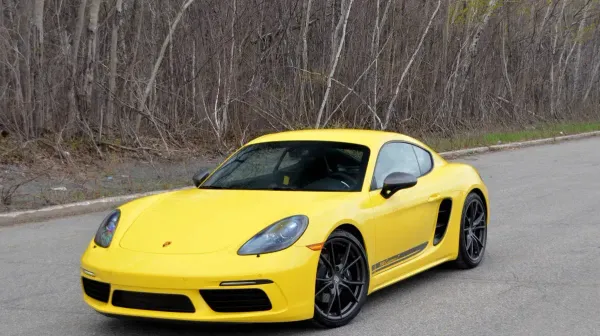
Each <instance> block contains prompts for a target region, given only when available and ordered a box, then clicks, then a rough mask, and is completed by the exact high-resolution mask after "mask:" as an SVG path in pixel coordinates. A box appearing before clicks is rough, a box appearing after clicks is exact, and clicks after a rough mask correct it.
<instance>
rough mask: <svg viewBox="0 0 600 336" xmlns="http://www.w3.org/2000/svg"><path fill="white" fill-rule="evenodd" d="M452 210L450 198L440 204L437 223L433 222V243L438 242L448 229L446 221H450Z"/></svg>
mask: <svg viewBox="0 0 600 336" xmlns="http://www.w3.org/2000/svg"><path fill="white" fill-rule="evenodd" d="M451 211H452V200H451V199H449V198H447V199H444V200H443V201H442V203H441V204H440V210H439V211H438V217H437V223H436V224H435V233H434V235H433V245H434V246H435V245H437V244H439V243H440V242H441V241H442V239H443V238H444V236H445V235H446V230H447V229H448V223H449V222H450V212H451Z"/></svg>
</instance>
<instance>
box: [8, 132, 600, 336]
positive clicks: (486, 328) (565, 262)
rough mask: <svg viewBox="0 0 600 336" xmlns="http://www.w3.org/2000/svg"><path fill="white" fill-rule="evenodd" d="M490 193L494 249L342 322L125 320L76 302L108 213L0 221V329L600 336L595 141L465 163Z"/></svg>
mask: <svg viewBox="0 0 600 336" xmlns="http://www.w3.org/2000/svg"><path fill="white" fill-rule="evenodd" d="M461 161H466V162H470V163H472V164H474V165H475V166H476V167H477V168H479V169H480V171H481V173H482V176H483V178H484V179H485V181H486V182H487V184H488V186H489V188H490V193H491V197H492V201H491V202H492V213H491V223H490V228H489V238H488V244H489V245H488V247H487V256H486V259H485V260H484V262H483V264H481V266H480V267H479V268H477V269H474V270H470V271H455V270H452V269H448V268H447V267H440V268H436V269H434V270H431V271H428V272H425V273H422V274H420V275H418V276H416V277H414V278H412V279H409V280H406V281H404V282H402V283H399V284H397V285H395V286H393V287H390V288H387V289H385V290H382V291H380V292H377V293H375V294H373V296H371V297H370V298H369V300H368V302H367V304H366V306H365V307H364V309H363V311H362V312H361V314H360V315H359V316H358V317H357V318H356V319H355V320H354V322H353V323H352V324H350V325H348V326H346V327H344V328H340V329H335V330H326V331H319V330H316V329H313V328H312V327H310V326H307V325H306V324H304V323H294V324H277V325H236V326H232V325H192V326H189V325H185V326H179V325H171V324H163V323H154V322H153V323H148V322H137V321H136V322H129V321H128V322H123V321H119V320H114V319H110V318H107V317H104V316H102V315H99V314H97V313H95V312H94V311H92V310H91V309H90V308H88V307H87V306H86V305H85V304H84V303H83V302H82V300H81V290H80V288H79V282H78V267H79V257H80V255H81V253H82V252H83V249H84V248H85V246H86V244H87V242H88V241H89V239H90V238H91V237H92V235H93V234H94V232H95V230H96V228H97V226H98V224H99V222H100V220H101V219H102V218H103V216H104V213H100V214H90V215H86V216H80V217H72V218H67V219H59V220H51V221H48V222H44V223H36V224H25V225H18V226H13V227H6V228H1V229H0V335H2V336H9V335H26V336H37V335H48V336H51V335H60V336H65V335H78V336H80V335H117V334H118V335H147V334H151V335H159V336H162V335H267V336H268V335H301V334H302V335H316V334H320V335H345V336H351V335H394V336H397V335H544V336H548V335H579V336H584V335H600V240H599V237H600V215H599V214H600V211H599V208H600V139H599V138H594V139H588V140H579V141H575V142H567V143H562V144H558V145H548V146H543V147H532V148H527V149H521V150H515V151H507V152H498V153H492V154H485V155H481V156H477V157H472V158H470V159H463V160H461Z"/></svg>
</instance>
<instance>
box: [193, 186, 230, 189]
mask: <svg viewBox="0 0 600 336" xmlns="http://www.w3.org/2000/svg"><path fill="white" fill-rule="evenodd" d="M198 189H228V188H226V187H220V186H200V187H199V188H198Z"/></svg>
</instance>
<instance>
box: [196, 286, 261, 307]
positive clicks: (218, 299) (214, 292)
mask: <svg viewBox="0 0 600 336" xmlns="http://www.w3.org/2000/svg"><path fill="white" fill-rule="evenodd" d="M200 295H202V298H203V299H204V301H206V304H207V305H208V306H209V307H210V309H212V310H214V311H216V312H219V313H244V312H255V311H266V310H271V308H272V306H271V301H270V300H269V297H268V296H267V294H266V293H265V292H264V291H262V290H260V289H258V288H247V289H201V290H200Z"/></svg>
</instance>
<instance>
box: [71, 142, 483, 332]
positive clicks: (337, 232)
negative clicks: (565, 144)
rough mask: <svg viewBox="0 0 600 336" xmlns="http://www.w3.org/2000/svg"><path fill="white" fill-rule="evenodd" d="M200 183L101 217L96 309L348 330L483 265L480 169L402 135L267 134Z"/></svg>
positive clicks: (88, 288) (92, 250)
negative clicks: (430, 274)
mask: <svg viewBox="0 0 600 336" xmlns="http://www.w3.org/2000/svg"><path fill="white" fill-rule="evenodd" d="M193 180H194V184H195V186H196V187H195V188H190V189H185V190H180V191H174V192H167V193H162V194H158V195H154V196H149V197H145V198H141V199H137V200H135V201H132V202H130V203H127V204H125V205H123V206H120V207H119V208H118V209H115V210H114V211H112V212H111V213H110V214H109V215H108V216H107V217H106V218H105V219H104V221H103V222H102V223H101V225H100V227H99V229H98V231H97V233H96V236H95V237H94V238H93V239H92V240H91V242H90V243H89V246H88V247H87V249H86V251H85V253H84V254H83V256H82V258H81V284H82V288H83V293H84V300H85V302H86V303H87V304H88V305H90V306H91V307H92V308H93V309H95V310H96V311H98V312H100V313H102V314H105V315H108V316H115V317H122V316H129V317H137V318H156V319H167V320H186V321H206V322H283V321H299V320H313V321H314V322H316V323H317V324H318V325H320V326H323V327H329V328H331V327H339V326H342V325H345V324H347V323H348V322H350V321H351V320H352V319H353V318H354V317H355V316H356V315H357V314H358V313H359V311H360V309H361V307H362V306H363V304H364V303H365V300H366V299H367V296H368V295H369V294H371V293H373V292H375V291H377V290H379V289H382V288H384V287H386V286H389V285H392V284H394V283H395V282H398V281H400V280H402V279H405V278H407V277H410V276H413V275H415V274H417V273H419V272H422V271H425V270H427V269H429V268H431V267H434V266H436V265H439V264H441V263H444V262H450V261H451V262H453V263H454V264H455V265H456V266H457V267H458V268H462V269H465V268H473V267H476V266H477V265H478V264H479V263H480V262H481V260H482V258H483V255H484V250H485V247H486V241H487V224H488V218H489V208H490V206H489V198H488V191H487V188H486V186H485V184H484V182H483V181H482V179H481V177H480V175H479V174H478V172H477V171H476V170H475V169H474V168H473V167H471V166H469V165H466V164H462V163H451V162H447V161H446V160H444V159H443V158H442V157H441V156H439V155H438V154H437V153H435V152H434V151H433V150H432V149H431V148H429V147H428V146H427V145H425V144H423V143H422V142H420V141H418V140H416V139H414V138H411V137H408V136H405V135H402V134H398V133H392V132H382V131H368V130H304V131H289V132H281V133H276V134H270V135H266V136H262V137H260V138H258V139H255V140H253V141H251V142H249V143H248V144H246V145H245V146H242V148H240V149H239V150H237V151H236V152H235V153H234V154H232V155H231V156H230V157H229V158H228V159H226V160H225V161H224V162H223V163H222V164H220V165H219V166H218V167H217V168H216V169H214V170H213V171H211V172H209V171H201V172H200V173H198V174H197V175H196V176H194V178H193Z"/></svg>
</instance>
